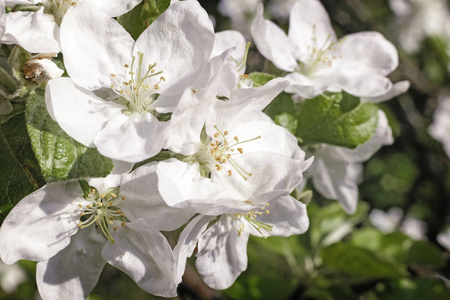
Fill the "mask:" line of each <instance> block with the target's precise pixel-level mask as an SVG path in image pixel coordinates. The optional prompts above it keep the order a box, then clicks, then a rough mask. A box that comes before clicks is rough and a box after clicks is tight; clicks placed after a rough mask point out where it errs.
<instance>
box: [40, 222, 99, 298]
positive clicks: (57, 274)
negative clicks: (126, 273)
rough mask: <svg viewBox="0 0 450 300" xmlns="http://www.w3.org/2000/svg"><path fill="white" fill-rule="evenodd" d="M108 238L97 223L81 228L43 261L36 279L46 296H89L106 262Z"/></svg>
mask: <svg viewBox="0 0 450 300" xmlns="http://www.w3.org/2000/svg"><path fill="white" fill-rule="evenodd" d="M105 242H107V240H106V239H105V238H104V237H102V236H101V235H100V234H98V233H97V232H96V230H95V227H94V226H90V227H88V228H84V229H80V230H79V231H78V232H77V234H75V235H73V236H72V240H71V241H70V244H69V245H68V246H67V247H66V248H65V249H63V250H61V251H60V252H58V253H57V254H56V255H55V256H53V257H52V258H50V259H49V260H47V261H43V262H39V263H38V264H37V268H36V281H37V285H38V289H39V294H40V295H41V297H42V299H74V300H75V299H80V300H82V299H86V297H87V296H89V294H90V293H91V291H92V290H93V289H94V287H95V285H96V284H97V281H98V278H99V277H100V273H101V272H102V270H103V267H104V266H105V265H106V261H105V260H104V259H103V258H102V256H101V250H102V248H103V246H104V245H105Z"/></svg>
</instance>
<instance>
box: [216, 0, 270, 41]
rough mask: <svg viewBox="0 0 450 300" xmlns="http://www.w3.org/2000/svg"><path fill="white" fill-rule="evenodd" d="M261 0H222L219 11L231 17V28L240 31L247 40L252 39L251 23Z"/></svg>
mask: <svg viewBox="0 0 450 300" xmlns="http://www.w3.org/2000/svg"><path fill="white" fill-rule="evenodd" d="M261 2H262V1H261V0H221V1H220V3H219V6H218V10H219V12H220V13H221V14H222V15H224V16H226V17H229V18H230V20H231V28H232V29H235V30H238V31H240V32H241V33H242V34H243V35H244V36H245V38H246V39H247V40H250V39H251V33H250V24H251V22H252V20H253V17H254V16H255V13H256V7H257V6H258V4H259V3H261Z"/></svg>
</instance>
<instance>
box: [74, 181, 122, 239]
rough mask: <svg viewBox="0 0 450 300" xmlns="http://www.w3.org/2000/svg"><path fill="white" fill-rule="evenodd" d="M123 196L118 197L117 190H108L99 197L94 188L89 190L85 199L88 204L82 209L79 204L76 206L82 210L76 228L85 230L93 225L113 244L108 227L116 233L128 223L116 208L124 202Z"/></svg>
mask: <svg viewBox="0 0 450 300" xmlns="http://www.w3.org/2000/svg"><path fill="white" fill-rule="evenodd" d="M125 198H126V197H125V196H122V197H119V188H118V187H116V188H109V189H108V190H107V191H106V193H104V194H101V195H99V193H98V191H97V190H96V189H95V188H91V192H90V193H89V195H88V196H87V197H85V199H86V200H87V201H88V202H89V203H88V204H86V205H85V206H84V207H83V206H82V205H81V204H79V205H78V206H79V207H80V208H81V209H82V210H83V211H82V212H81V214H80V221H79V222H78V224H77V225H78V226H79V227H80V228H86V227H89V226H91V225H92V224H95V226H96V227H97V228H99V229H100V230H101V232H102V234H103V235H104V236H105V237H106V238H107V239H108V240H109V241H110V242H111V243H113V244H114V243H115V242H114V238H113V237H112V235H111V233H110V231H109V226H110V225H111V226H112V227H113V230H114V231H116V230H117V228H118V227H123V226H125V223H126V222H127V221H128V220H127V218H126V217H125V214H124V213H123V212H122V211H121V210H120V209H119V208H117V206H116V205H117V204H118V203H119V202H120V201H124V200H125Z"/></svg>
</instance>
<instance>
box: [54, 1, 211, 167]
mask: <svg viewBox="0 0 450 300" xmlns="http://www.w3.org/2000/svg"><path fill="white" fill-rule="evenodd" d="M213 43H214V33H213V28H212V24H211V22H210V21H209V19H208V15H207V14H206V12H205V11H204V10H203V9H202V8H201V6H200V5H199V4H198V3H197V1H180V2H177V3H174V4H172V5H171V6H170V7H169V8H168V9H167V10H166V11H165V12H164V13H163V14H162V15H160V16H159V17H158V19H157V20H156V21H155V22H154V23H152V25H151V26H150V27H149V28H147V29H146V30H145V31H144V32H143V33H142V35H141V36H140V37H139V38H138V40H137V41H136V42H135V41H134V40H133V38H132V37H131V36H130V35H129V34H128V32H126V31H125V29H124V28H123V27H122V26H120V25H119V24H118V23H117V22H116V21H115V20H113V19H111V18H110V17H109V16H107V15H106V14H104V13H102V12H100V11H95V10H93V9H90V7H89V6H88V5H87V3H86V4H85V5H83V6H82V5H79V7H76V8H74V9H71V10H70V11H69V12H68V13H67V14H66V16H65V18H64V20H63V22H62V24H61V48H62V51H63V53H64V63H65V66H66V69H67V72H68V73H69V75H70V78H60V79H55V80H51V81H50V82H49V83H48V85H47V90H46V103H47V107H48V110H49V113H50V115H51V116H52V117H53V118H54V119H55V120H56V121H57V122H58V123H59V125H60V126H61V128H62V129H64V130H65V131H66V132H67V133H68V134H69V135H70V136H72V137H73V138H74V139H76V140H77V141H79V142H80V143H82V144H84V145H86V146H89V147H94V146H96V147H97V148H98V150H99V151H100V153H102V154H103V155H105V156H107V157H110V158H113V159H117V160H122V161H128V162H138V161H142V160H144V159H146V158H148V157H151V156H154V155H155V154H157V153H158V152H159V151H160V150H161V147H162V142H163V137H164V134H165V129H166V127H167V123H166V122H161V121H159V120H158V119H157V116H159V115H160V113H168V112H171V111H173V109H174V108H175V107H176V106H177V103H178V101H179V98H180V96H181V94H182V92H183V91H184V89H185V88H186V87H187V86H190V85H191V84H194V82H196V81H201V80H200V79H199V78H201V77H202V76H206V75H203V74H199V73H198V71H200V70H203V68H204V65H205V64H206V63H207V62H208V60H209V57H210V55H211V51H212V48H213ZM196 72H197V73H196Z"/></svg>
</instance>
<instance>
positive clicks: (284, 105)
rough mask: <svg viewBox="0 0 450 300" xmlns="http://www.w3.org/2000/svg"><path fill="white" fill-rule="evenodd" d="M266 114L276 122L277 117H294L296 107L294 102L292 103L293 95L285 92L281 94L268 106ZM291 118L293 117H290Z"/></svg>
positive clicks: (265, 110)
mask: <svg viewBox="0 0 450 300" xmlns="http://www.w3.org/2000/svg"><path fill="white" fill-rule="evenodd" d="M264 112H265V113H266V114H267V115H268V116H269V117H271V118H272V120H274V121H275V119H276V118H277V116H279V115H282V114H290V115H292V116H294V113H295V107H294V101H292V98H291V95H290V94H288V93H285V92H281V93H280V94H279V95H278V96H276V97H275V99H273V101H272V102H271V103H270V104H269V105H267V107H266V108H265V109H264ZM289 118H291V117H289Z"/></svg>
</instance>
